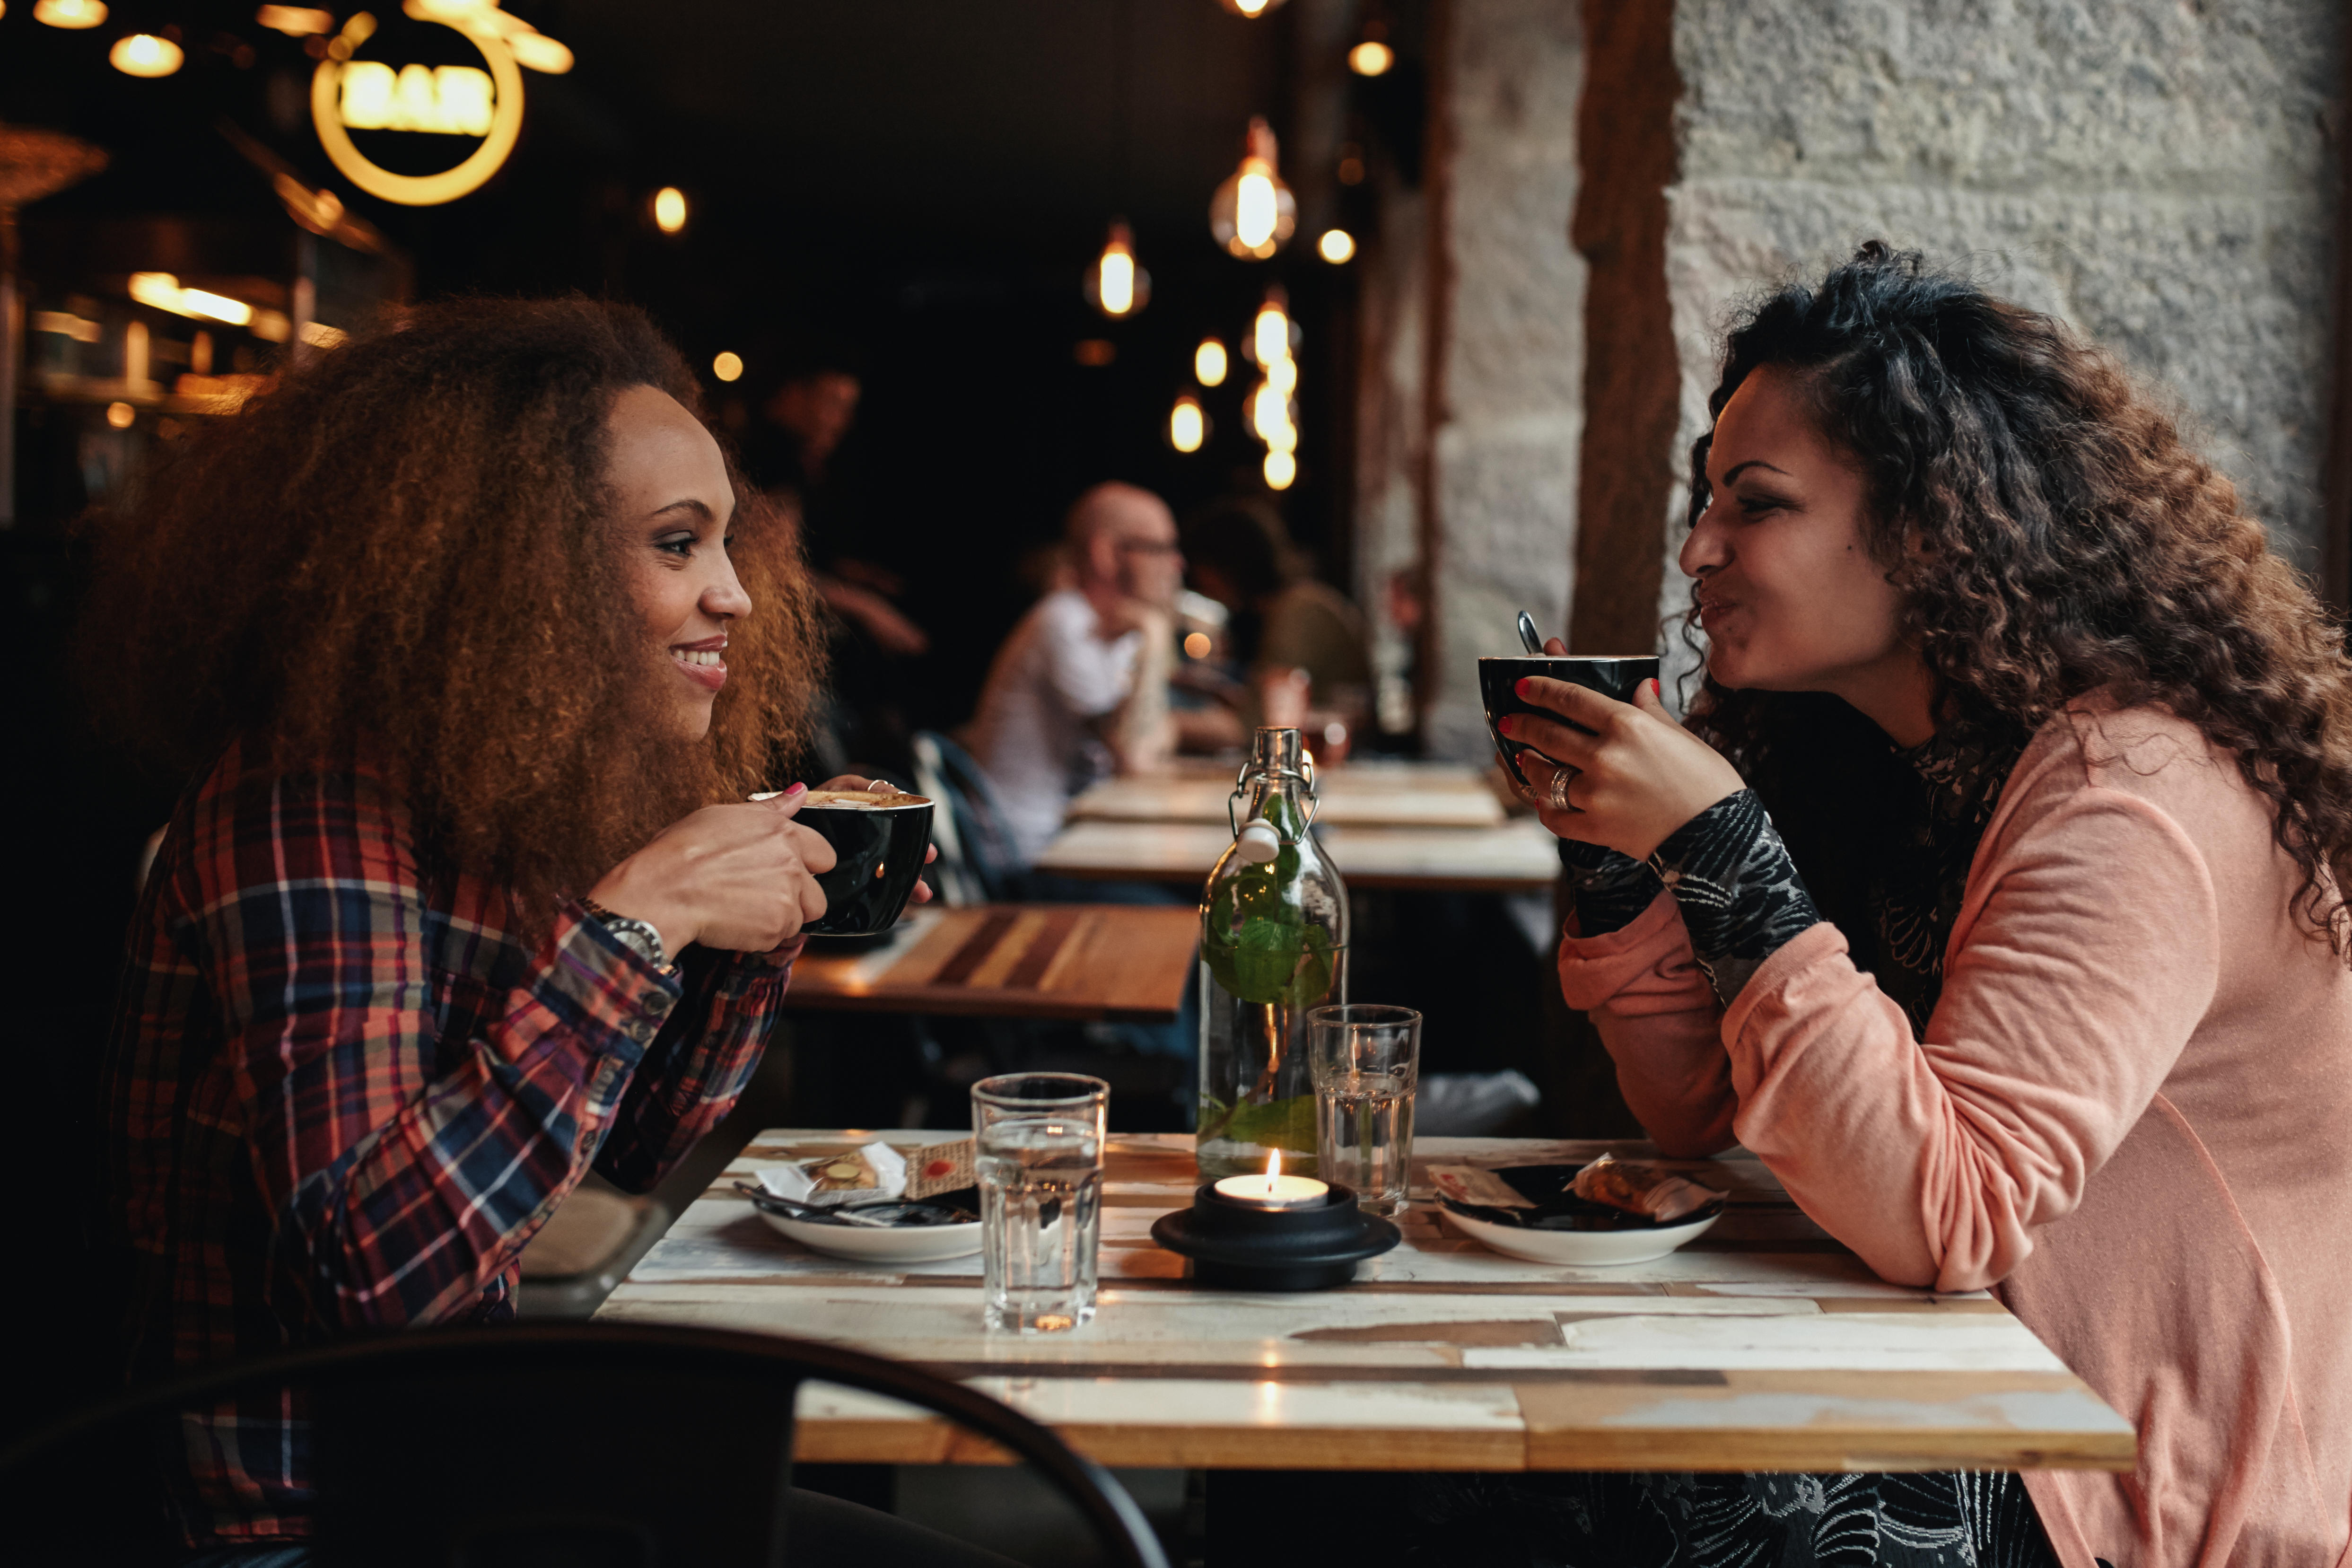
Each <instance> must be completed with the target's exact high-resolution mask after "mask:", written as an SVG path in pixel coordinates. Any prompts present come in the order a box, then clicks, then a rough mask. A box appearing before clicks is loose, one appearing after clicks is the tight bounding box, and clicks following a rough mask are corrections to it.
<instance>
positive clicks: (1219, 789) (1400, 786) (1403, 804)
mask: <svg viewBox="0 0 2352 1568" xmlns="http://www.w3.org/2000/svg"><path fill="white" fill-rule="evenodd" d="M1315 784H1316V793H1317V795H1318V797H1319V799H1320V802H1321V804H1320V805H1319V806H1318V810H1317V813H1316V818H1315V820H1316V822H1317V824H1318V826H1337V827H1499V826H1502V823H1503V820H1504V816H1503V803H1502V802H1501V801H1499V800H1497V799H1496V797H1495V792H1494V791H1493V790H1491V789H1488V788H1487V787H1486V778H1485V776H1484V775H1483V774H1482V773H1480V772H1479V771H1478V770H1477V769H1476V768H1474V767H1471V766H1470V765H1468V764H1467V763H1424V762H1365V763H1342V764H1340V765H1339V766H1337V767H1331V768H1325V769H1323V770H1322V771H1321V772H1320V773H1317V775H1316V780H1315ZM1233 788H1234V769H1233V768H1231V767H1224V768H1222V769H1221V770H1220V771H1219V772H1217V773H1213V774H1209V775H1206V776H1203V775H1202V774H1201V773H1198V772H1194V771H1189V770H1188V771H1185V772H1181V773H1177V772H1171V773H1150V774H1139V775H1136V776H1133V777H1127V778H1114V779H1105V780H1104V781H1103V782H1102V783H1100V784H1097V785H1095V786H1094V787H1093V788H1092V789H1089V790H1087V792H1086V793H1085V794H1083V795H1079V796H1078V797H1077V798H1076V800H1073V801H1072V802H1070V809H1069V819H1070V820H1071V821H1072V822H1170V823H1179V822H1188V823H1201V824H1208V825H1211V826H1217V827H1226V828H1227V832H1226V837H1227V838H1228V839H1230V838H1231V837H1232V832H1231V829H1230V828H1229V827H1227V823H1226V817H1225V807H1226V804H1227V802H1228V800H1229V799H1230V798H1231V796H1232V794H1233Z"/></svg>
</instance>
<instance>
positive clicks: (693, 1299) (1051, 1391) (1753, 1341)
mask: <svg viewBox="0 0 2352 1568" xmlns="http://www.w3.org/2000/svg"><path fill="white" fill-rule="evenodd" d="M869 1136H870V1135H869ZM882 1136H884V1137H887V1138H888V1139H889V1140H891V1141H892V1142H901V1143H904V1144H907V1145H909V1146H912V1145H916V1144H920V1143H926V1142H936V1141H938V1140H940V1139H943V1138H947V1137H950V1136H953V1134H950V1133H947V1132H915V1131H908V1132H893V1133H886V1134H882ZM1191 1143H1192V1141H1191V1139H1190V1138H1189V1137H1185V1136H1183V1135H1181V1134H1171V1135H1160V1136H1122V1137H1115V1138H1113V1140H1112V1141H1111V1149H1110V1153H1109V1159H1108V1170H1107V1173H1106V1182H1107V1185H1106V1189H1105V1208H1104V1219H1103V1235H1102V1289H1101V1293H1100V1298H1099V1300H1100V1307H1099V1310H1098V1311H1097V1316H1096V1318H1095V1320H1094V1321H1093V1322H1091V1323H1089V1324H1087V1325H1086V1326H1085V1327H1084V1328H1081V1329H1079V1330H1077V1331H1074V1332H1071V1333H1067V1334H1057V1335H1045V1336H1021V1335H992V1334H987V1333H984V1332H983V1331H982V1329H981V1326H980V1267H981V1266H980V1259H979V1258H976V1257H974V1258H961V1259H957V1260H954V1261H951V1262H945V1263H932V1264H924V1265H919V1266H915V1267H914V1268H912V1269H910V1270H908V1271H905V1272H899V1271H895V1270H892V1269H890V1268H877V1267H873V1266H862V1265H855V1264H849V1263H843V1262H838V1261H835V1260H832V1259H828V1258H822V1257H819V1256H817V1255H815V1254H813V1253H810V1252H807V1251H805V1250H803V1249H802V1248H800V1247H796V1246H794V1245H793V1243H791V1242H789V1241H787V1240H785V1239H784V1238H783V1237H781V1236H779V1235H777V1234H776V1233H775V1232H774V1231H772V1230H771V1229H770V1228H769V1227H768V1226H766V1225H765V1224H764V1223H762V1222H761V1219H760V1217H759V1216H758V1215H756V1214H755V1213H753V1212H752V1210H751V1205H750V1204H748V1203H747V1202H745V1201H744V1200H742V1199H741V1198H740V1197H739V1196H738V1195H736V1194H735V1193H734V1192H733V1190H732V1187H731V1185H730V1183H731V1182H732V1180H733V1179H735V1178H736V1177H737V1176H739V1175H744V1174H748V1173H750V1170H751V1166H753V1165H755V1164H757V1163H761V1162H764V1161H772V1160H781V1159H783V1158H786V1157H788V1156H791V1155H795V1154H800V1155H805V1154H814V1153H819V1152H826V1151H830V1150H837V1149H840V1148H844V1147H846V1146H847V1143H846V1142H845V1134H842V1133H840V1132H837V1131H836V1132H825V1131H818V1132H809V1131H770V1132H764V1133H761V1135H760V1136H759V1137H758V1138H757V1139H755V1140H753V1142H752V1143H751V1146H750V1147H749V1148H748V1149H746V1150H745V1152H744V1153H743V1154H742V1155H741V1156H740V1157H739V1159H738V1160H737V1161H736V1162H735V1164H734V1165H733V1167H732V1168H730V1172H729V1173H727V1175H726V1176H724V1177H722V1178H721V1179H720V1181H719V1184H717V1185H715V1186H713V1187H712V1188H711V1189H710V1191H709V1193H708V1194H706V1195H705V1196H704V1197H703V1198H702V1199H700V1200H699V1201H698V1202H697V1203H695V1204H694V1205H692V1206H691V1207H690V1208H689V1209H688V1211H687V1213H686V1215H684V1216H683V1217H682V1218H681V1219H680V1220H679V1222H678V1224H677V1226H676V1227H675V1228H674V1229H673V1230H672V1231H671V1232H670V1234H669V1236H668V1237H667V1238H665V1239H664V1240H663V1241H662V1243H661V1244H660V1245H659V1246H658V1247H655V1248H654V1250H653V1251H652V1253H650V1254H649V1255H648V1256H647V1257H646V1259H645V1261H644V1262H643V1263H641V1264H639V1265H638V1267H637V1268H636V1270H635V1272H634V1273H633V1274H632V1275H631V1276H630V1277H629V1279H628V1280H627V1281H626V1282H625V1283H624V1284H623V1285H622V1286H621V1288H620V1289H618V1290H617V1291H615V1292H614V1294H613V1296H612V1297H611V1298H610V1299H609V1300H607V1301H606V1302H605V1304H604V1308H603V1309H602V1310H601V1311H600V1312H599V1314H598V1316H600V1317H602V1318H606V1319H615V1320H622V1321H663V1322H683V1323H691V1324H698V1325H703V1326H707V1327H713V1328H730V1329H744V1330H752V1331H770V1332H776V1333H789V1334H798V1335H803V1336H806V1337H810V1338H814V1339H821V1340H830V1341H835V1342H841V1343H845V1344H850V1345H855V1346H856V1347H858V1348H860V1349H864V1350H868V1351H873V1352H878V1353H880V1354H884V1355H888V1356H893V1357H897V1358H899V1359H902V1360H906V1361H911V1362H916V1363H921V1364H923V1365H926V1366H929V1367H930V1368H932V1369H934V1370H936V1371H939V1372H941V1373H945V1374H946V1375H948V1376H950V1377H955V1378H959V1379H962V1380H965V1381H967V1382H969V1383H970V1384H971V1385H972V1386H974V1387H976V1388H980V1389H982V1390H984V1391H985V1392H987V1393H989V1394H993V1395H994V1396H996V1397H997V1398H999V1399H1003V1400H1004V1401H1006V1402H1007V1403H1009V1404H1011V1405H1014V1406H1016V1407H1018V1408H1019V1409H1022V1410H1024V1411H1025V1412H1027V1413H1028V1414H1029V1415H1034V1416H1035V1417H1036V1418H1037V1419H1039V1420H1042V1421H1045V1422H1046V1423H1048V1424H1050V1425H1052V1426H1055V1428H1057V1429H1058V1430H1059V1431H1060V1432H1061V1433H1062V1435H1063V1436H1065V1437H1066V1438H1067V1439H1068V1440H1069V1441H1070V1442H1071V1443H1072V1444H1073V1445H1074V1446H1075V1447H1077V1448H1078V1449H1080V1450H1081V1451H1082V1452H1085V1453H1087V1454H1088V1455H1091V1456H1092V1457H1093V1458H1096V1459H1097V1460H1099V1461H1101V1462H1102V1463H1104V1464H1107V1465H1129V1466H1145V1467H1178V1468H1233V1469H1332V1470H1350V1469H1352V1470H1381V1469H1395V1470H1433V1469H1476V1470H1519V1469H1537V1470H1541V1469H1661V1468H1662V1469H1769V1470H1838V1469H1953V1468H1969V1469H2019V1468H2098V1469H2114V1470H2128V1469H2129V1468H2131V1467H2132V1464H2133V1460H2134V1452H2135V1449H2134V1438H2133V1435H2132V1430H2131V1428H2130V1426H2128V1425H2127V1424H2126V1422H2125V1421H2124V1419H2123V1418H2122V1417H2121V1416H2119V1415H2116V1413H2115V1412H2114V1411H2113V1410H2111V1409H2110V1408H2108V1407H2107V1405H2105V1404H2104V1403H2102V1402H2101V1401H2100V1399H2099V1398H2098V1397H2097V1395H2095V1394H2093V1393H2092V1392H2091V1390H2090V1389H2089V1388H2088V1387H2086V1386H2085V1385H2084V1384H2083V1383H2082V1382H2081V1381H2080V1380H2079V1379H2077V1378H2076V1377H2074V1374H2073V1373H2069V1372H2068V1371H2067V1370H2066V1369H2065V1367H2064V1366H2063V1365H2062V1364H2061V1363H2059V1361H2058V1358H2057V1357H2056V1356H2054V1355H2053V1354H2052V1353H2051V1352H2050V1351H2049V1349H2048V1348H2047V1347H2045V1346H2044V1345H2043V1344H2042V1342H2040V1341H2039V1340H2037V1339H2035V1338H2034V1337H2033V1335H2032V1333H2031V1332H2030V1331H2028V1330H2027V1329H2026V1328H2025V1326H2024V1325H2023V1324H2022V1323H2021V1322H2019V1321H2017V1320H2016V1319H2015V1318H2013V1317H2011V1315H2010V1314H2009V1312H2008V1311H2007V1310H2005V1309H2004V1308H2002V1306H2001V1305H2000V1302H1999V1301H1997V1300H1993V1299H1992V1298H1991V1297H1990V1296H1989V1295H1986V1294H1984V1293H1982V1292H1972V1293H1969V1294H1967V1295H1961V1296H1937V1295H1934V1294H1932V1293H1930V1292H1928V1291H1925V1290H1916V1289H1906V1288H1904V1287H1900V1286H1895V1285H1889V1284H1886V1283H1885V1282H1884V1281H1882V1280H1880V1279H1877V1278H1876V1277H1874V1275H1873V1274H1872V1273H1871V1272H1870V1270H1869V1269H1868V1268H1865V1267H1864V1266H1863V1264H1862V1262H1861V1261H1860V1260H1859V1259H1858V1258H1855V1257H1854V1256H1853V1254H1852V1253H1850V1252H1848V1251H1847V1250H1846V1249H1845V1248H1844V1247H1841V1246H1839V1245H1838V1244H1837V1243H1836V1242H1834V1241H1832V1240H1831V1239H1830V1238H1829V1237H1827V1236H1826V1235H1824V1234H1823V1233H1822V1231H1821V1230H1820V1229H1819V1228H1818V1227H1816V1226H1814V1225H1813V1224H1812V1223H1811V1221H1810V1220H1808V1219H1807V1218H1806V1217H1805V1216H1804V1215H1802V1214H1801V1213H1800V1212H1799V1211H1798V1209H1797V1208H1796V1206H1795V1205H1793V1204H1792V1203H1790V1200H1789V1198H1788V1196H1787V1194H1785V1193H1784V1192H1782V1190H1781V1189H1780V1184H1778V1183H1776V1182H1775V1181H1774V1180H1773V1179H1772V1177H1771V1175H1770V1174H1769V1173H1768V1172H1767V1171H1765V1169H1764V1168H1763V1166H1762V1165H1761V1164H1760V1163H1758V1162H1757V1161H1756V1160H1754V1159H1752V1158H1749V1157H1747V1156H1739V1157H1736V1158H1732V1159H1728V1160H1725V1161H1721V1162H1690V1163H1687V1168H1689V1169H1691V1170H1693V1171H1694V1172H1696V1173H1698V1174H1700V1175H1701V1177H1702V1179H1704V1180H1706V1181H1708V1182H1710V1183H1712V1184H1715V1185H1717V1186H1718V1187H1725V1188H1727V1189H1728V1190H1729V1191H1730V1192H1731V1194H1732V1206H1731V1209H1730V1211H1729V1212H1728V1213H1727V1215H1725V1216H1724V1218H1723V1219H1722V1221H1721V1222H1720V1223H1718V1224H1717V1226H1716V1227H1715V1228H1714V1230H1713V1231H1711V1232H1709V1233H1708V1234H1707V1235H1706V1236H1705V1237H1701V1238H1700V1239H1699V1240H1698V1241H1696V1242H1695V1243H1693V1244H1691V1245H1690V1246H1688V1247H1684V1248H1683V1249H1682V1250H1681V1251H1679V1252H1676V1253H1674V1254H1672V1255H1671V1256H1669V1257H1667V1258H1661V1259H1659V1260H1658V1261H1656V1262H1654V1263H1644V1264H1633V1265H1630V1266H1625V1267H1621V1268H1558V1267H1552V1266H1549V1265H1544V1264H1536V1263H1524V1262H1519V1261H1517V1260H1516V1259H1513V1258H1503V1257H1500V1256H1498V1255H1496V1254H1495V1253H1491V1252H1488V1251H1486V1249H1485V1248H1483V1247H1479V1246H1478V1245H1477V1244H1476V1243H1475V1242H1471V1241H1468V1240H1466V1239H1464V1238H1462V1237H1457V1236H1455V1235H1454V1233H1453V1232H1451V1231H1450V1230H1447V1229H1445V1228H1444V1227H1443V1226H1441V1225H1440V1223H1439V1221H1438V1220H1437V1218H1436V1215H1434V1213H1433V1209H1432V1206H1431V1205H1429V1204H1428V1202H1427V1201H1426V1187H1425V1185H1423V1184H1421V1183H1419V1182H1416V1184H1415V1192H1416V1201H1415V1203H1414V1205H1412V1207H1411V1208H1410V1209H1409V1210H1408V1211H1407V1213H1406V1214H1405V1215H1404V1216H1403V1218H1402V1227H1403V1230H1404V1237H1405V1239H1404V1243H1403V1245H1402V1246H1401V1247H1398V1248H1397V1249H1396V1250H1395V1251H1393V1252H1391V1253H1389V1254H1388V1255H1386V1256H1385V1257H1382V1258H1376V1259H1373V1260H1372V1261H1370V1263H1367V1264H1365V1265H1363V1266H1362V1267H1361V1268H1360V1270H1359V1273H1358V1277H1357V1280H1356V1282H1355V1283H1353V1284H1351V1285H1349V1286H1348V1287H1346V1288H1344V1289H1339V1290H1331V1291H1318V1292H1310V1293H1305V1294H1299V1295H1266V1294H1255V1293H1246V1292H1234V1291H1228V1290H1212V1289H1200V1288H1197V1287H1195V1286H1194V1285H1193V1284H1192V1282H1191V1280H1190V1279H1188V1278H1187V1268H1188V1266H1187V1264H1186V1263H1185V1260H1184V1259H1182V1258H1178V1257H1176V1256H1174V1255H1172V1254H1171V1253H1168V1252H1164V1251H1162V1250H1160V1248H1159V1247H1157V1246H1155V1245H1154V1244H1153V1243H1152V1241H1151V1239H1150V1226H1151V1222H1152V1220H1153V1219H1155V1218H1156V1217H1158V1216H1159V1215H1160V1214H1162V1213H1164V1212H1166V1211H1167V1210H1169V1209H1171V1208H1175V1207H1178V1206H1181V1205H1185V1204H1189V1203H1190V1202H1191V1201H1192V1187H1193V1185H1194V1184H1195V1181H1196V1177H1195V1175H1194V1172H1193V1165H1192V1147H1191ZM1604 1148H1609V1149H1613V1150H1615V1151H1616V1152H1621V1153H1625V1154H1637V1155H1645V1156H1646V1155H1647V1150H1646V1147H1645V1146H1643V1145H1640V1144H1601V1143H1558V1142H1534V1141H1517V1140H1504V1139H1435V1138H1433V1139H1427V1140H1423V1142H1421V1144H1420V1146H1419V1147H1418V1148H1417V1150H1416V1153H1417V1154H1418V1155H1419V1156H1420V1161H1421V1163H1427V1162H1428V1161H1430V1160H1432V1159H1436V1160H1444V1161H1456V1162H1458V1161H1469V1162H1471V1163H1482V1164H1487V1165H1514V1164H1538V1163H1570V1162H1581V1161H1584V1160H1587V1159H1590V1158H1591V1157H1592V1156H1593V1155H1595V1154H1597V1153H1599V1152H1601V1150H1602V1149H1604ZM797 1442H798V1453H799V1455H800V1457H801V1458H804V1459H809V1460H824V1461H840V1462H856V1463H881V1464H940V1463H950V1462H971V1463H985V1462H994V1461H995V1460H996V1459H998V1458H1000V1456H997V1455H995V1454H994V1453H993V1452H992V1450H988V1449H986V1448H985V1447H983V1446H982V1445H979V1444H977V1443H975V1442H974V1441H973V1440H971V1439H970V1438H968V1437H965V1436H961V1434H959V1433H957V1432H956V1431H955V1430H954V1429H952V1428H950V1427H949V1426H945V1425H943V1424H941V1423H940V1422H938V1421H936V1420H934V1419H931V1418H929V1417H927V1416H924V1415H920V1414H919V1413H916V1412H913V1411H910V1410H908V1409H907V1408H906V1407H904V1406H900V1405H892V1404H890V1403H888V1402H887V1401H881V1400H877V1399H873V1398H870V1397H867V1396H864V1395H857V1394H849V1393H847V1392H845V1391H841V1390H837V1389H828V1388H822V1387H817V1386H809V1387H806V1388H804V1389H803V1392H802V1395H801V1425H800V1427H799V1434H798V1439H797Z"/></svg>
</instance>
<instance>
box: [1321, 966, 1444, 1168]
mask: <svg viewBox="0 0 2352 1568" xmlns="http://www.w3.org/2000/svg"><path fill="white" fill-rule="evenodd" d="M1307 1070H1308V1072H1309V1074H1310V1075H1311V1076H1312V1077H1313V1079H1314V1080H1315V1156H1316V1160H1317V1168H1318V1173H1319V1174H1320V1175H1321V1176H1322V1178H1323V1179H1324V1180H1325V1181H1327V1182H1332V1183H1336V1184H1339V1185H1340V1186H1344V1187H1352V1188H1354V1189H1355V1192H1356V1198H1357V1201H1358V1202H1359V1203H1360V1205H1362V1206H1363V1208H1364V1210H1365V1212H1367V1213H1369V1214H1380V1215H1393V1214H1396V1213H1399V1212H1400V1211H1402V1209H1403V1208H1404V1206H1405V1201H1406V1192H1407V1190H1408V1189H1409V1188H1410V1186H1411V1185H1412V1097H1413V1091H1414V1089H1417V1088H1418V1087H1419V1085H1420V1079H1421V1015H1420V1014H1418V1013H1416V1012H1414V1011H1413V1010H1412V1008H1410V1007H1389V1006H1383V1005H1380V1004H1378V1003H1370V1002H1360V1003H1355V1004H1351V1005H1347V1006H1339V1007H1318V1008H1316V1009H1315V1010H1314V1011H1313V1012H1311V1013H1309V1014H1307Z"/></svg>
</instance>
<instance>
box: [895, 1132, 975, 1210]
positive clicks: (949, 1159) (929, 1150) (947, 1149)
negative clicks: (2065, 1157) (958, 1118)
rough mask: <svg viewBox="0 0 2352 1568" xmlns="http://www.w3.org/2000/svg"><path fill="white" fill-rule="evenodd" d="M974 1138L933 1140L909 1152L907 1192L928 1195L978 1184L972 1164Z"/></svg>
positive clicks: (926, 1196) (914, 1194) (915, 1195)
mask: <svg viewBox="0 0 2352 1568" xmlns="http://www.w3.org/2000/svg"><path fill="white" fill-rule="evenodd" d="M972 1159H973V1150H972V1141H971V1139H969V1138H966V1139H964V1140H962V1141H961V1142H955V1143H933V1144H930V1145H929V1146H928V1147H925V1148H921V1149H918V1150H916V1151H915V1152H912V1153H910V1154H908V1156H907V1195H908V1197H910V1198H928V1197H929V1196H931V1195H932V1194H936V1193H953V1192H961V1190H962V1189H964V1188H965V1187H970V1186H976V1185H978V1184H979V1182H980V1177H979V1175H978V1174H977V1173H975V1172H974V1170H973V1168H972Z"/></svg>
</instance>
